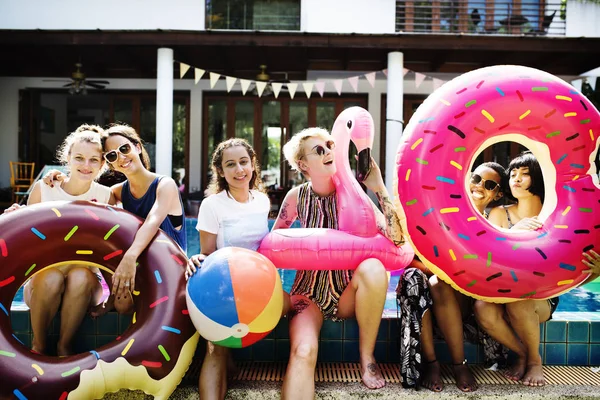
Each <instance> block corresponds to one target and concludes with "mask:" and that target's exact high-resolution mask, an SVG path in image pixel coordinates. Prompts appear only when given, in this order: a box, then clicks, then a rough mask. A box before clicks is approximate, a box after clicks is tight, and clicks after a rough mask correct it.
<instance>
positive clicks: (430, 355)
mask: <svg viewBox="0 0 600 400" xmlns="http://www.w3.org/2000/svg"><path fill="white" fill-rule="evenodd" d="M431 319H432V318H431V311H429V310H428V312H426V313H425V314H424V315H423V320H422V322H421V323H422V325H421V351H422V353H423V359H424V362H423V364H424V365H425V372H424V374H423V386H425V387H426V388H427V389H429V390H431V391H433V392H441V391H442V389H444V383H443V382H442V375H441V370H440V363H439V362H438V360H437V359H436V357H435V347H434V345H433V321H432V320H431Z"/></svg>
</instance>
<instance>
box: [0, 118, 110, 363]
mask: <svg viewBox="0 0 600 400" xmlns="http://www.w3.org/2000/svg"><path fill="white" fill-rule="evenodd" d="M102 132H103V130H102V128H100V127H99V126H96V125H87V124H84V125H81V126H80V127H79V128H77V130H76V131H75V132H73V133H71V134H69V135H68V136H67V137H66V138H65V140H64V141H63V143H62V145H61V146H60V147H59V150H58V152H57V155H56V158H57V159H58V160H59V161H60V162H61V164H63V165H65V166H66V167H67V168H68V170H69V173H68V175H66V176H64V179H62V182H60V184H54V185H52V186H48V185H44V184H43V183H40V182H36V183H35V185H34V186H33V189H32V191H31V194H30V195H29V198H28V200H27V205H32V204H36V203H41V202H45V201H54V200H68V201H75V200H88V201H92V202H98V203H108V204H115V198H114V196H112V195H111V191H110V189H109V188H107V187H105V186H102V185H99V184H98V183H96V182H95V179H96V178H97V177H98V176H99V175H100V173H101V172H102V171H103V170H104V167H105V164H104V159H103V158H102ZM21 207H23V206H19V205H18V204H14V205H13V206H11V207H10V208H9V209H7V210H6V211H5V213H7V212H12V211H14V210H16V209H18V208H21ZM99 274H100V271H99V270H98V268H95V267H82V266H77V265H64V266H61V267H54V268H47V269H44V270H42V271H40V272H38V273H36V274H35V275H34V276H33V277H32V278H31V279H30V280H29V281H28V282H27V283H26V284H25V289H24V293H23V295H24V296H23V297H24V300H25V303H26V304H27V305H28V306H29V308H30V309H31V313H30V315H31V329H32V331H33V341H32V345H31V349H32V351H34V352H36V353H40V354H45V353H46V351H47V348H46V347H47V346H46V333H47V330H48V326H49V325H50V323H51V322H52V320H53V319H54V316H55V315H56V313H57V312H58V309H59V307H60V335H59V338H58V343H57V351H56V354H57V355H58V356H68V355H71V354H72V348H71V344H72V341H73V338H74V337H75V333H76V331H77V329H78V328H79V325H80V324H81V321H82V320H83V318H84V317H85V314H86V312H87V311H88V309H90V308H92V309H93V308H95V307H96V306H97V305H98V303H100V301H101V299H102V295H103V290H102V286H101V284H100V279H99V278H100V275H99Z"/></svg>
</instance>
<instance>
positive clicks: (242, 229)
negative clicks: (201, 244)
mask: <svg viewBox="0 0 600 400" xmlns="http://www.w3.org/2000/svg"><path fill="white" fill-rule="evenodd" d="M250 193H251V195H252V196H251V197H252V198H251V200H250V201H249V202H248V203H238V202H237V201H236V200H235V199H233V198H232V197H230V196H229V195H228V194H227V191H225V190H224V191H222V192H220V193H217V194H213V195H211V196H208V197H207V198H206V199H204V200H203V201H202V203H201V204H200V211H199V212H198V224H197V225H196V229H197V230H198V231H205V232H208V233H212V234H216V235H217V249H220V248H223V247H231V246H234V247H242V248H245V249H250V250H256V249H258V246H260V242H261V241H262V240H263V238H264V237H265V236H266V234H267V233H269V222H268V218H269V210H270V208H271V202H270V201H269V197H268V196H267V195H266V194H264V193H262V192H259V191H258V190H251V191H250Z"/></svg>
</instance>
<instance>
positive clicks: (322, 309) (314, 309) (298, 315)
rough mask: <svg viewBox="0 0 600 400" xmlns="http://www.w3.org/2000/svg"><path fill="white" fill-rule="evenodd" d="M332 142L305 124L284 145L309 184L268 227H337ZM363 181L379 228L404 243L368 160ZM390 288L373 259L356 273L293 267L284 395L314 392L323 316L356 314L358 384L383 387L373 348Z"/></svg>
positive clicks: (290, 195)
mask: <svg viewBox="0 0 600 400" xmlns="http://www.w3.org/2000/svg"><path fill="white" fill-rule="evenodd" d="M334 146H335V142H334V141H333V138H332V136H331V135H329V133H328V132H327V131H326V130H324V129H321V128H309V129H305V130H303V131H301V132H299V133H297V134H296V135H294V136H293V137H292V139H291V140H290V141H289V142H288V143H287V144H286V145H285V146H284V148H283V151H284V154H285V158H286V159H287V161H288V162H289V163H290V165H291V167H292V169H294V170H296V171H299V172H301V173H302V174H303V175H304V176H305V177H306V178H307V179H309V182H307V183H305V184H303V185H300V186H298V187H295V188H293V189H292V190H290V191H289V192H288V194H287V195H286V197H285V199H284V201H283V205H282V207H281V209H280V211H279V216H278V218H277V220H276V221H275V225H274V226H273V229H280V228H289V227H290V226H291V225H292V223H293V222H294V220H295V219H296V218H298V219H299V220H300V223H301V225H302V227H303V228H332V229H337V208H336V194H335V186H334V185H333V180H332V178H333V176H334V174H335V172H336V167H335V163H334V157H335V155H334V152H333V151H332V150H333V148H334ZM363 183H364V184H365V185H366V186H367V187H368V188H369V189H371V190H372V191H373V192H374V193H375V194H376V195H377V197H378V199H379V200H380V203H381V207H382V208H383V214H382V213H381V212H379V211H377V213H378V226H380V229H382V233H383V234H385V235H386V236H387V237H388V238H390V239H391V240H392V241H393V242H394V243H402V242H403V241H404V238H403V235H402V230H401V227H400V224H399V220H398V217H397V216H396V214H395V211H394V208H393V205H392V203H391V201H390V199H389V196H388V193H387V190H386V188H385V186H384V183H383V179H382V178H381V172H380V170H379V168H378V167H377V165H376V164H375V163H374V161H373V160H371V172H370V173H369V175H368V176H367V177H366V179H365V180H364V182H363ZM373 206H374V207H375V205H373ZM384 215H385V217H384ZM386 221H387V222H386ZM387 285H388V280H387V275H386V272H385V268H384V266H383V264H382V263H381V262H380V261H379V260H376V259H369V260H365V261H363V262H362V263H361V264H360V265H359V266H358V268H357V269H356V270H354V271H327V270H324V271H313V270H308V271H298V272H297V274H296V278H295V281H294V284H293V287H292V292H291V296H292V297H291V302H292V308H293V309H292V311H291V314H292V315H291V320H290V347H291V350H290V359H289V363H288V367H287V371H286V375H285V379H284V383H283V389H282V398H284V399H312V398H313V397H314V373H315V367H316V362H317V352H318V343H319V332H320V330H321V326H322V325H323V321H324V320H325V319H331V320H334V321H339V320H342V319H345V318H351V317H356V319H357V320H358V325H359V353H360V364H361V373H362V380H363V383H364V384H365V385H366V386H367V387H368V388H371V389H375V388H381V387H383V386H384V385H385V381H384V379H383V376H382V374H381V371H380V370H379V367H378V366H377V363H376V360H375V357H374V355H373V351H374V348H375V341H376V338H377V332H378V330H379V323H380V320H381V315H382V312H383V307H384V303H385V297H386V289H387Z"/></svg>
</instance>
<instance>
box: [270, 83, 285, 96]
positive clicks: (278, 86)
mask: <svg viewBox="0 0 600 400" xmlns="http://www.w3.org/2000/svg"><path fill="white" fill-rule="evenodd" d="M282 86H283V83H277V82H272V83H271V87H272V88H273V94H274V95H275V98H277V96H279V91H280V90H281V87H282Z"/></svg>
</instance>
